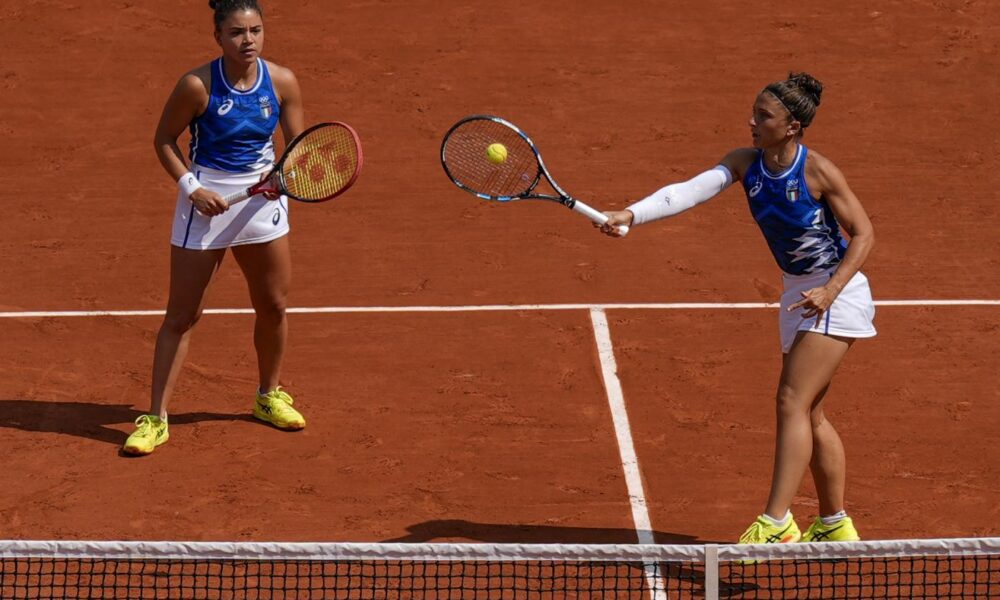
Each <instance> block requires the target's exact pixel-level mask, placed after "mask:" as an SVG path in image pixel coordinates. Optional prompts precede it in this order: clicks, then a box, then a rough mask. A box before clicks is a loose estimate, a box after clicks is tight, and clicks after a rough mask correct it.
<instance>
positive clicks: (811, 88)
mask: <svg viewBox="0 0 1000 600" xmlns="http://www.w3.org/2000/svg"><path fill="white" fill-rule="evenodd" d="M764 91H766V92H769V93H770V94H771V95H773V96H774V97H775V98H777V99H778V101H779V102H781V104H782V105H783V106H784V107H785V108H786V109H787V110H788V112H789V113H791V115H792V118H793V119H795V120H796V121H798V122H799V123H802V128H803V129H805V128H806V127H809V124H810V123H812V120H813V118H814V117H815V116H816V109H817V108H819V100H820V97H821V96H822V95H823V84H822V83H820V82H819V80H817V79H816V78H815V77H813V76H812V75H810V74H809V73H789V74H788V79H785V80H783V81H775V82H774V83H772V84H770V85H768V86H767V87H766V88H764Z"/></svg>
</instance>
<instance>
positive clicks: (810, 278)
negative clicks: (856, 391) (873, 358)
mask: <svg viewBox="0 0 1000 600" xmlns="http://www.w3.org/2000/svg"><path fill="white" fill-rule="evenodd" d="M832 274H833V270H829V271H824V272H822V273H815V274H812V275H789V274H787V273H785V274H784V278H783V279H784V286H785V291H784V292H783V293H782V294H781V316H780V317H779V326H780V327H781V351H782V352H783V353H787V352H788V351H789V350H790V349H791V348H792V342H794V341H795V336H796V334H797V333H798V332H800V331H814V332H816V333H822V334H824V335H837V336H841V337H849V338H869V337H874V336H875V324H874V323H873V321H874V320H875V302H874V301H873V300H872V292H871V288H869V287H868V278H867V277H865V276H864V274H863V273H861V271H858V272H857V273H855V274H854V277H851V280H850V281H848V282H847V285H846V286H844V289H843V290H841V292H840V295H838V296H837V299H836V300H834V301H833V304H832V305H831V306H830V308H829V309H828V310H827V311H826V312H825V313H824V314H823V317H822V318H821V319H818V320H817V319H816V317H815V316H812V317H808V318H807V317H804V316H802V315H803V313H804V312H805V311H806V309H805V308H799V309H797V310H793V311H791V312H788V307H789V306H791V305H792V304H795V303H796V302H798V301H799V300H801V299H802V292H805V291H807V290H811V289H813V288H816V287H820V286H822V285H824V284H825V283H826V282H827V281H829V280H830V276H831V275H832Z"/></svg>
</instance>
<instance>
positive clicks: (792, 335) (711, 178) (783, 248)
mask: <svg viewBox="0 0 1000 600" xmlns="http://www.w3.org/2000/svg"><path fill="white" fill-rule="evenodd" d="M822 92H823V86H822V84H821V83H820V82H819V81H817V80H816V79H815V78H813V77H812V76H810V75H809V74H807V73H791V74H789V77H788V79H785V80H783V81H777V82H774V83H772V84H770V85H768V86H767V87H765V88H764V89H763V90H762V91H761V92H760V94H758V96H757V98H756V100H755V101H754V104H753V114H752V115H751V117H750V122H749V125H750V132H751V135H752V137H753V147H752V148H739V149H736V150H733V151H732V152H730V153H729V154H727V155H726V156H725V157H724V158H723V159H722V160H721V161H720V162H719V164H718V165H716V166H715V167H714V168H713V169H711V170H708V171H706V172H704V173H701V174H699V175H697V176H695V177H694V178H692V179H690V180H688V181H685V182H682V183H675V184H672V185H668V186H666V187H664V188H662V189H660V190H658V191H657V192H655V193H654V194H652V195H651V196H649V197H647V198H645V199H643V200H640V201H639V202H636V203H635V204H632V205H631V206H629V207H628V208H627V209H626V210H622V211H615V212H608V213H606V214H607V215H608V217H609V218H610V220H609V221H608V223H606V224H605V225H603V226H601V230H602V231H604V232H605V233H606V234H608V235H611V236H613V237H618V236H619V233H618V231H617V229H616V227H617V226H618V225H628V226H630V227H635V226H637V225H642V224H644V223H648V222H650V221H654V220H656V219H661V218H664V217H671V216H674V215H677V214H679V213H681V212H683V211H685V210H687V209H689V208H692V207H694V206H696V205H698V204H700V203H702V202H705V201H706V200H708V199H710V198H712V197H714V196H715V195H717V194H719V193H720V192H722V191H723V190H725V189H726V188H727V187H729V186H730V185H731V184H732V183H733V182H734V181H739V182H741V183H742V184H743V190H744V192H745V193H746V198H747V202H748V203H749V206H750V212H751V214H752V215H753V217H754V219H755V220H756V221H757V224H758V225H759V226H760V229H761V232H763V234H764V239H765V240H767V244H768V246H769V247H770V249H771V253H772V254H773V255H774V259H775V261H776V262H777V263H778V266H779V267H780V268H781V270H782V271H783V274H784V277H783V280H784V291H783V293H782V296H781V312H780V315H781V316H780V329H781V345H782V352H783V359H782V371H781V379H780V381H779V382H778V391H777V421H778V423H777V439H776V443H775V457H774V472H773V474H772V479H771V492H770V495H769V497H768V500H767V506H766V507H765V509H764V512H763V513H762V514H761V515H760V516H758V517H757V519H756V520H754V522H753V523H752V524H751V525H750V527H749V528H747V530H746V532H745V533H744V534H743V535H742V536H741V537H740V542H741V543H746V544H759V543H786V542H796V541H799V540H802V541H809V542H813V541H853V540H858V539H860V538H859V536H858V532H857V529H856V528H855V526H854V523H853V521H852V520H851V518H850V517H849V516H847V512H846V511H845V507H844V487H845V479H846V476H845V469H846V468H845V458H844V447H843V445H842V444H841V441H840V436H839V435H838V434H837V431H836V429H834V427H833V425H832V424H831V423H830V421H828V420H827V419H826V416H825V415H824V412H823V399H824V397H825V396H826V392H827V390H828V389H829V386H830V382H831V380H832V378H833V374H834V372H835V371H836V370H837V366H838V365H839V364H840V362H841V360H842V359H843V358H844V355H845V354H846V353H847V350H848V349H849V348H850V347H851V344H852V343H853V342H854V340H855V339H857V338H867V337H872V336H874V335H875V328H874V326H873V324H872V321H873V319H874V316H875V307H874V303H873V301H872V296H871V291H870V289H869V287H868V280H867V279H866V278H865V276H864V274H862V273H861V271H860V269H861V266H862V265H863V264H864V262H865V259H866V258H867V257H868V254H869V252H871V249H872V246H873V244H874V242H875V234H874V231H873V229H872V224H871V221H870V220H869V219H868V215H867V214H866V213H865V210H864V208H863V207H862V205H861V202H860V201H859V200H858V198H857V197H856V196H855V195H854V193H853V192H852V191H851V188H850V187H849V186H848V185H847V181H846V180H845V179H844V175H843V174H842V173H841V172H840V170H839V169H838V168H837V167H836V166H835V165H834V164H833V163H832V162H831V161H830V160H829V159H827V158H826V157H824V156H823V155H821V154H819V153H818V152H815V151H812V150H810V149H808V148H806V147H805V146H804V145H803V144H802V136H803V133H804V131H805V129H806V128H807V127H808V126H809V124H810V123H812V120H813V118H814V117H815V115H816V109H817V107H818V106H819V103H820V96H821V94H822ZM841 230H843V231H845V232H846V233H847V234H848V235H849V236H850V243H848V242H847V240H845V239H844V238H843V237H842V235H841ZM807 467H808V468H810V469H811V470H812V475H813V479H814V481H815V483H816V492H817V495H818V497H819V513H820V514H819V516H818V517H817V518H816V520H815V521H813V523H812V524H811V526H810V527H809V528H808V530H807V531H806V532H805V534H804V535H803V534H802V533H801V531H800V530H799V527H798V525H797V524H796V522H795V520H794V518H793V517H792V513H791V505H792V499H793V498H794V497H795V493H796V491H797V490H798V488H799V485H800V483H801V482H802V478H803V477H804V475H805V472H806V468H807Z"/></svg>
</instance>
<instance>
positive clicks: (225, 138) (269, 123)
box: [188, 58, 281, 173]
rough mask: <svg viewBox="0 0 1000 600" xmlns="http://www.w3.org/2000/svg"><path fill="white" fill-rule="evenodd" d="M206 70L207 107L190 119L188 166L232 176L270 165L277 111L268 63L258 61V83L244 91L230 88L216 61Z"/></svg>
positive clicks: (272, 160) (272, 154)
mask: <svg viewBox="0 0 1000 600" xmlns="http://www.w3.org/2000/svg"><path fill="white" fill-rule="evenodd" d="M210 69H211V73H212V89H211V90H210V91H209V98H208V108H206V109H205V112H204V113H202V114H200V115H198V116H197V117H195V119H194V120H193V121H191V126H190V130H191V151H190V153H189V154H188V157H189V158H190V159H191V162H193V163H196V164H199V165H201V166H203V167H208V168H210V169H218V170H220V171H229V172H232V173H242V172H246V171H257V170H261V169H264V168H267V167H269V166H270V165H271V164H272V163H273V162H274V143H273V141H272V136H273V135H274V129H275V127H277V125H278V115H279V113H280V112H281V108H280V106H279V105H278V97H277V95H275V93H274V86H273V85H272V84H271V75H270V74H269V73H268V72H267V65H265V64H264V61H263V60H261V59H259V58H258V59H257V81H256V82H255V83H254V85H253V87H251V88H250V89H249V90H246V91H240V90H237V89H236V88H234V87H232V86H231V85H229V82H228V81H227V80H226V74H225V73H224V72H223V69H222V59H221V58H217V59H215V60H214V61H212V64H211V66H210Z"/></svg>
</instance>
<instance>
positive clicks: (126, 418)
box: [0, 400, 254, 446]
mask: <svg viewBox="0 0 1000 600" xmlns="http://www.w3.org/2000/svg"><path fill="white" fill-rule="evenodd" d="M141 414H143V413H142V411H138V410H135V409H133V408H132V407H130V406H129V405H127V404H94V403H90V402H63V401H55V400H51V401H50V400H45V401H43V400H0V427H7V428H9V429H20V430H22V431H32V432H40V433H61V434H64V435H74V436H77V437H82V438H87V439H91V440H97V441H99V442H105V443H108V444H112V445H115V446H120V445H121V444H122V442H124V441H125V434H123V433H122V432H121V431H120V430H118V429H115V428H113V427H109V425H121V424H122V423H128V424H131V423H132V422H133V421H135V420H136V418H138V417H139V415H141ZM253 420H254V419H253V418H252V417H251V416H250V415H249V414H246V413H244V414H226V413H207V412H189V413H173V414H171V415H170V424H171V425H185V424H188V423H198V422H201V421H253Z"/></svg>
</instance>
